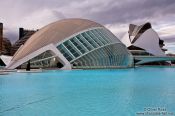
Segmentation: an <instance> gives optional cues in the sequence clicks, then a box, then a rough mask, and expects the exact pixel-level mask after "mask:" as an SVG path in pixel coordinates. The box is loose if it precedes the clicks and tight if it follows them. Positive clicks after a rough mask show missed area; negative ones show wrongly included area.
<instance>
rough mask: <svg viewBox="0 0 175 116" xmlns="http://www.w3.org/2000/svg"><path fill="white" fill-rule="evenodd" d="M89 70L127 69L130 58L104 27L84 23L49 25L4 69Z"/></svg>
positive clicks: (21, 48)
mask: <svg viewBox="0 0 175 116" xmlns="http://www.w3.org/2000/svg"><path fill="white" fill-rule="evenodd" d="M29 62H30V67H31V68H56V67H57V68H60V69H76V68H80V69H91V68H117V67H130V66H132V64H133V57H132V55H131V53H130V52H129V51H128V50H127V48H126V46H125V45H124V44H123V43H121V42H120V40H119V39H118V38H117V37H116V36H115V35H113V34H112V33H111V32H110V31H109V30H108V29H106V28H105V27H104V26H102V25H100V24H98V23H96V22H93V21H90V20H86V19H64V20H61V21H57V22H54V23H51V24H49V25H47V26H45V27H43V28H42V29H40V30H39V31H37V32H36V33H35V34H34V35H32V36H31V37H30V38H29V39H28V40H27V41H26V43H25V44H24V45H23V46H21V47H20V48H19V49H18V51H17V52H16V53H15V55H14V56H13V58H12V60H11V62H10V63H9V65H7V66H6V68H8V69H14V68H26V65H27V64H28V63H29Z"/></svg>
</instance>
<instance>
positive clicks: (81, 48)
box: [70, 38, 86, 54]
mask: <svg viewBox="0 0 175 116" xmlns="http://www.w3.org/2000/svg"><path fill="white" fill-rule="evenodd" d="M70 41H71V42H72V44H74V46H76V47H77V49H78V50H80V52H81V53H82V54H83V53H85V52H86V51H85V50H84V48H83V47H82V46H81V45H79V44H78V42H76V40H75V38H72V39H70Z"/></svg>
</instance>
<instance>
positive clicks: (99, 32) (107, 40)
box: [95, 29, 110, 43]
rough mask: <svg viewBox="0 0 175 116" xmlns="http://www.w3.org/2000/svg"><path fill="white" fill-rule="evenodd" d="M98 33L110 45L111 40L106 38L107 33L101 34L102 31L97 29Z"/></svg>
mask: <svg viewBox="0 0 175 116" xmlns="http://www.w3.org/2000/svg"><path fill="white" fill-rule="evenodd" d="M95 30H96V31H97V32H98V34H99V35H100V36H101V37H102V38H103V39H104V40H105V41H106V42H107V43H110V40H109V39H110V38H109V37H107V36H105V35H106V34H105V33H103V32H101V29H95Z"/></svg>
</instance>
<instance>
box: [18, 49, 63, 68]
mask: <svg viewBox="0 0 175 116" xmlns="http://www.w3.org/2000/svg"><path fill="white" fill-rule="evenodd" d="M27 63H28V62H26V63H24V64H22V65H21V68H26V67H27ZM58 65H60V62H59V61H58V60H57V57H56V56H54V55H53V53H52V52H51V51H46V52H44V53H42V54H40V55H38V56H36V57H34V58H32V59H31V60H30V67H31V68H54V67H59V66H58Z"/></svg>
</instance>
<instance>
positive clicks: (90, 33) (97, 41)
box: [87, 31, 103, 46]
mask: <svg viewBox="0 0 175 116" xmlns="http://www.w3.org/2000/svg"><path fill="white" fill-rule="evenodd" d="M87 33H88V34H89V36H90V37H91V38H93V40H94V41H95V42H96V43H97V44H98V45H99V46H102V45H103V43H102V42H101V41H100V40H99V39H98V38H97V37H96V36H95V35H94V34H93V33H92V32H91V31H88V32H87Z"/></svg>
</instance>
